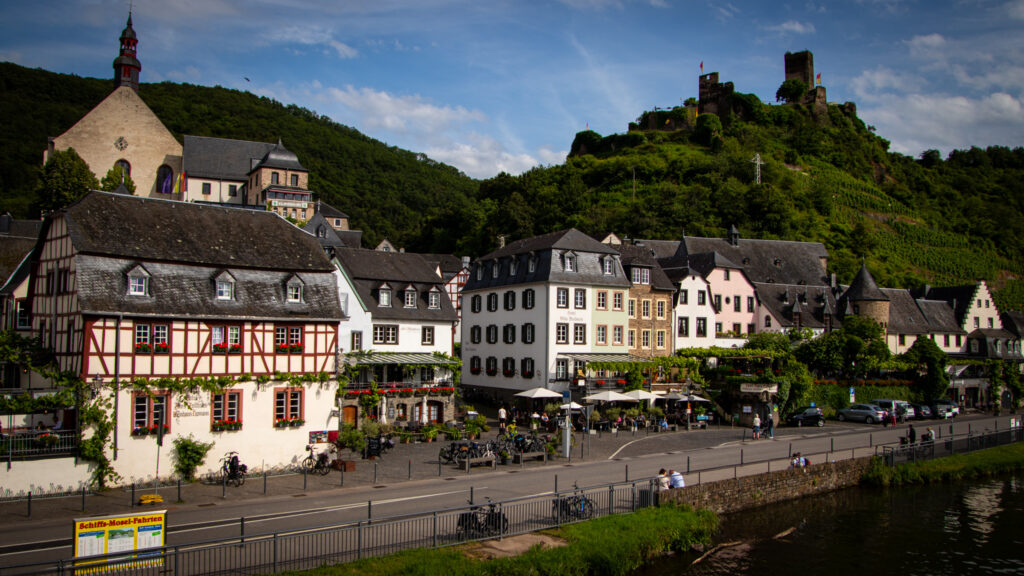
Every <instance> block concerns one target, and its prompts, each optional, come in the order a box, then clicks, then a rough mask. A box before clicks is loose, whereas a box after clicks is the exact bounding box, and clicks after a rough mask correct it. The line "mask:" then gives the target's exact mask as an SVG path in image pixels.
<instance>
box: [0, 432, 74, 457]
mask: <svg viewBox="0 0 1024 576" xmlns="http://www.w3.org/2000/svg"><path fill="white" fill-rule="evenodd" d="M77 450H78V432H76V431H75V430H39V431H34V430H33V431H28V432H18V433H14V434H9V435H8V434H4V435H3V436H0V462H7V461H9V460H29V459H38V458H61V457H67V456H71V455H74V454H75V452H76V451H77Z"/></svg>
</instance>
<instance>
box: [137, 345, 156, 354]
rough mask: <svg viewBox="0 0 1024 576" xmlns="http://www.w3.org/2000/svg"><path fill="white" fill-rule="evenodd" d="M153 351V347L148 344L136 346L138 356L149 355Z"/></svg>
mask: <svg viewBox="0 0 1024 576" xmlns="http://www.w3.org/2000/svg"><path fill="white" fill-rule="evenodd" d="M152 351H153V348H152V346H150V345H149V344H148V343H146V342H142V343H140V344H136V345H135V353H136V354H149V353H150V352H152Z"/></svg>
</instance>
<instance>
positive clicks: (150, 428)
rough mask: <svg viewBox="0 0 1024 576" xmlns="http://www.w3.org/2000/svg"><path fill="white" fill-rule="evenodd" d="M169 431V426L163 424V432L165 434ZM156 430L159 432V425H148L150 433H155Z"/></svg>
mask: <svg viewBox="0 0 1024 576" xmlns="http://www.w3.org/2000/svg"><path fill="white" fill-rule="evenodd" d="M170 431H171V427H170V426H168V425H167V424H164V434H167V433H168V432H170ZM158 432H160V427H159V426H150V427H149V433H150V434H157V433H158Z"/></svg>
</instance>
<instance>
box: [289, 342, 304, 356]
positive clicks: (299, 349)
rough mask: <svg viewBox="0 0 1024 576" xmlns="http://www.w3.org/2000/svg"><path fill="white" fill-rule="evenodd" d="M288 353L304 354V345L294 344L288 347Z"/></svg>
mask: <svg viewBox="0 0 1024 576" xmlns="http://www.w3.org/2000/svg"><path fill="white" fill-rule="evenodd" d="M288 352H289V353H290V354H302V344H301V343H299V344H292V345H291V346H289V347H288Z"/></svg>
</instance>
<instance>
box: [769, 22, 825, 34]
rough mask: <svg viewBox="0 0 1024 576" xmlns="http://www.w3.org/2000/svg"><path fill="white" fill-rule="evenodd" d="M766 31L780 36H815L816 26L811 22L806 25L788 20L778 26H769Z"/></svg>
mask: <svg viewBox="0 0 1024 576" xmlns="http://www.w3.org/2000/svg"><path fill="white" fill-rule="evenodd" d="M765 29H766V30H769V31H771V32H778V33H779V34H814V24H811V23H809V22H808V23H807V24H804V23H802V22H797V21H796V20H788V21H786V22H783V23H782V24H778V25H776V26H767V27H766V28H765Z"/></svg>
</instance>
